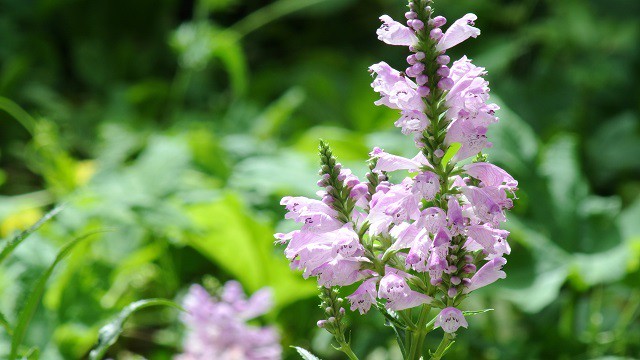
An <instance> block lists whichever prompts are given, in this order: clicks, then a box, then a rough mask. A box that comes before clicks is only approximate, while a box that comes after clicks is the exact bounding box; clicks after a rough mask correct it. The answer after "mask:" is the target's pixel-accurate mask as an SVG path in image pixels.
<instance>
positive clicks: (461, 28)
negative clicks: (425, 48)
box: [436, 14, 480, 51]
mask: <svg viewBox="0 0 640 360" xmlns="http://www.w3.org/2000/svg"><path fill="white" fill-rule="evenodd" d="M476 20H478V17H477V16H476V15H475V14H467V15H465V16H463V17H462V18H460V19H458V20H456V21H455V22H454V23H453V24H452V25H451V26H449V28H448V29H447V31H446V32H445V33H444V35H442V37H441V38H440V41H438V45H436V50H437V51H445V50H447V49H450V48H452V47H454V46H456V45H458V44H460V43H461V42H463V41H465V40H467V39H468V38H470V37H474V38H475V37H478V35H480V29H478V28H476V27H473V25H475V23H474V22H475V21H476Z"/></svg>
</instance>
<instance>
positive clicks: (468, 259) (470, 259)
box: [464, 254, 473, 263]
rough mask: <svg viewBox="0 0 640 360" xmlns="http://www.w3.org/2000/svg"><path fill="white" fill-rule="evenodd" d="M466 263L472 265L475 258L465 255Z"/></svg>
mask: <svg viewBox="0 0 640 360" xmlns="http://www.w3.org/2000/svg"><path fill="white" fill-rule="evenodd" d="M464 261H465V262H467V263H472V262H473V256H472V255H469V254H467V255H465V256H464Z"/></svg>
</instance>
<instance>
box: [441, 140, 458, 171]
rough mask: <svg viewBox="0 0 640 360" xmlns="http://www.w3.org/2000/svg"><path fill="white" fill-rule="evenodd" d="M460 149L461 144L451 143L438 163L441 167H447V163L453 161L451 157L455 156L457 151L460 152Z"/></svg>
mask: <svg viewBox="0 0 640 360" xmlns="http://www.w3.org/2000/svg"><path fill="white" fill-rule="evenodd" d="M461 147H462V144H461V143H459V142H454V143H452V144H451V145H450V146H449V148H448V149H447V152H446V153H445V154H444V156H443V157H442V161H441V162H440V163H441V164H442V166H447V164H448V163H449V160H451V159H453V157H454V156H456V154H457V153H458V151H460V148H461Z"/></svg>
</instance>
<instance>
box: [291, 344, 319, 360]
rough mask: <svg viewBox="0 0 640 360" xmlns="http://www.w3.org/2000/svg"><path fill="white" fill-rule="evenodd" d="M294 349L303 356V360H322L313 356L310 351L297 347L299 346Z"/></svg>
mask: <svg viewBox="0 0 640 360" xmlns="http://www.w3.org/2000/svg"><path fill="white" fill-rule="evenodd" d="M292 348H294V349H296V351H298V354H300V356H302V358H303V359H304V360H320V358H318V357H317V356H315V355H313V354H312V353H310V352H309V351H308V350H305V349H303V348H301V347H297V346H292Z"/></svg>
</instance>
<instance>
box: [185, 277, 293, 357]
mask: <svg viewBox="0 0 640 360" xmlns="http://www.w3.org/2000/svg"><path fill="white" fill-rule="evenodd" d="M272 306H273V303H272V301H271V291H270V290H268V289H263V290H260V291H258V292H256V293H255V294H253V296H251V297H250V298H249V299H247V298H246V297H245V294H244V291H243V290H242V286H241V285H240V284H239V283H238V282H236V281H229V282H227V283H226V284H225V286H224V288H223V289H222V293H221V295H220V296H219V297H215V296H211V295H210V294H209V293H208V292H207V290H205V289H204V288H203V287H201V286H199V285H192V286H191V288H190V289H189V293H188V294H187V296H186V297H185V298H184V301H183V307H184V309H185V310H186V311H187V312H186V313H185V314H184V315H183V318H182V321H183V323H184V324H185V325H186V327H187V334H186V337H185V342H184V353H183V354H180V355H178V356H177V357H176V358H175V360H203V359H220V360H232V359H246V360H278V359H281V357H282V347H281V346H280V336H279V335H278V333H277V332H276V330H275V329H273V328H271V327H256V326H251V325H248V324H247V321H249V320H251V319H253V318H255V317H257V316H260V315H262V314H264V313H266V312H267V311H268V310H269V309H271V307H272Z"/></svg>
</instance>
